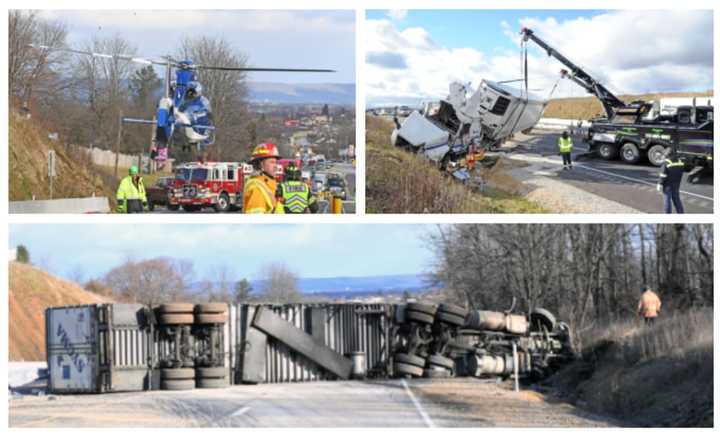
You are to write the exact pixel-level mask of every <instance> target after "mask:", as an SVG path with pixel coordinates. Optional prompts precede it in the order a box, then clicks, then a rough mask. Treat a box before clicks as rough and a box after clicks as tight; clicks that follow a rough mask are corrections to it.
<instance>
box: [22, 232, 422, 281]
mask: <svg viewBox="0 0 720 435" xmlns="http://www.w3.org/2000/svg"><path fill="white" fill-rule="evenodd" d="M434 228H435V227H434V226H432V225H418V224H413V225H389V224H363V225H355V224H343V225H332V224H307V225H291V224H286V225H267V224H238V225H221V224H212V225H208V224H193V225H179V224H173V225H161V224H147V225H137V224H132V225H130V224H112V225H110V224H104V225H73V224H53V225H47V224H28V225H17V224H13V225H10V234H9V244H10V246H9V247H10V248H14V247H16V246H17V245H18V244H23V245H25V246H27V248H28V250H29V251H30V256H31V260H32V262H33V263H35V264H36V265H38V266H39V267H41V268H43V269H46V270H48V271H49V272H51V273H53V274H56V275H60V276H64V277H66V278H72V277H73V274H74V273H75V271H76V270H78V269H79V270H82V272H83V279H89V278H91V277H98V276H101V275H103V274H104V273H105V272H107V271H108V270H110V269H111V268H113V267H115V266H117V265H119V264H121V263H122V262H123V261H125V260H126V259H128V258H133V259H148V258H154V257H171V258H177V259H189V260H192V261H193V263H194V270H195V273H196V278H197V279H205V278H209V277H211V276H212V274H213V272H215V271H217V269H218V266H220V265H225V266H227V267H228V268H229V269H230V271H231V272H233V273H234V276H233V278H234V279H240V278H251V279H252V278H256V277H257V273H258V271H259V270H260V269H261V267H262V266H264V265H266V264H268V263H272V262H277V261H281V262H284V263H286V264H287V265H289V266H290V268H291V269H293V270H294V271H295V272H296V273H298V274H299V275H300V276H301V277H337V276H379V275H394V274H421V273H426V272H428V266H430V264H431V262H432V253H431V252H430V251H429V250H428V249H427V245H426V243H425V242H424V240H423V237H424V236H425V235H426V234H428V233H429V232H431V231H433V230H434Z"/></svg>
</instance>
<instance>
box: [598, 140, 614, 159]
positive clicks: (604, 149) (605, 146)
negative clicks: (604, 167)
mask: <svg viewBox="0 0 720 435" xmlns="http://www.w3.org/2000/svg"><path fill="white" fill-rule="evenodd" d="M617 151H618V150H617V145H615V144H613V143H601V144H600V146H599V147H598V153H599V154H600V157H602V158H603V159H605V160H614V159H615V157H617Z"/></svg>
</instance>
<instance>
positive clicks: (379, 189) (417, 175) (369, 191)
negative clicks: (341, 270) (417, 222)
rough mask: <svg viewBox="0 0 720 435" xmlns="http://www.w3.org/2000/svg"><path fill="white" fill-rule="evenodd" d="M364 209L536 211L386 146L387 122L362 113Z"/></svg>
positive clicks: (530, 205)
mask: <svg viewBox="0 0 720 435" xmlns="http://www.w3.org/2000/svg"><path fill="white" fill-rule="evenodd" d="M366 126H367V134H366V144H367V146H366V153H367V155H366V171H365V173H366V178H367V179H366V195H367V212H368V213H541V212H544V211H545V210H544V209H542V208H541V207H540V206H538V205H537V204H534V203H532V202H529V201H527V200H525V199H523V198H521V197H519V196H515V195H510V194H507V193H504V192H500V191H496V190H492V189H488V190H486V191H485V192H484V193H483V194H482V195H480V194H478V193H475V192H473V191H471V190H470V189H468V188H466V187H465V186H462V185H461V184H459V183H457V182H455V181H453V180H451V179H449V178H448V177H446V176H444V175H443V174H442V173H440V171H438V170H437V168H436V167H434V166H433V165H432V164H431V163H430V162H428V161H427V160H425V159H422V158H419V157H417V156H414V155H411V154H409V153H407V152H405V151H401V150H398V149H394V148H393V147H391V146H390V144H389V140H390V133H391V132H392V122H391V121H389V120H386V119H381V118H378V117H367V118H366Z"/></svg>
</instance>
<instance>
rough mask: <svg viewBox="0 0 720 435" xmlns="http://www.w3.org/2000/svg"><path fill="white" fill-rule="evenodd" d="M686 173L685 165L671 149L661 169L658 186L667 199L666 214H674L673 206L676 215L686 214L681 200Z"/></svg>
mask: <svg viewBox="0 0 720 435" xmlns="http://www.w3.org/2000/svg"><path fill="white" fill-rule="evenodd" d="M684 172H685V163H684V162H683V161H682V160H681V159H680V158H679V157H678V155H677V152H676V151H675V149H670V151H669V152H668V154H667V158H666V159H665V161H664V162H663V164H662V167H661V168H660V180H659V181H658V185H657V190H658V191H662V193H663V196H664V197H665V213H672V206H673V204H674V205H675V212H676V213H685V209H684V208H683V204H682V201H681V200H680V184H681V183H682V177H683V173H684Z"/></svg>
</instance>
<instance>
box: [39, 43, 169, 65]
mask: <svg viewBox="0 0 720 435" xmlns="http://www.w3.org/2000/svg"><path fill="white" fill-rule="evenodd" d="M28 46H30V47H33V48H36V49H38V50H48V51H63V52H66V53H74V54H82V55H85V56H92V57H99V58H101V59H113V58H117V59H122V60H126V61H128V62H134V63H140V64H143V65H161V66H167V64H168V63H167V61H159V60H153V59H145V58H142V57H135V56H131V55H127V54H106V53H96V52H94V51H85V50H76V49H73V48H65V47H50V46H47V45H40V44H28Z"/></svg>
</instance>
